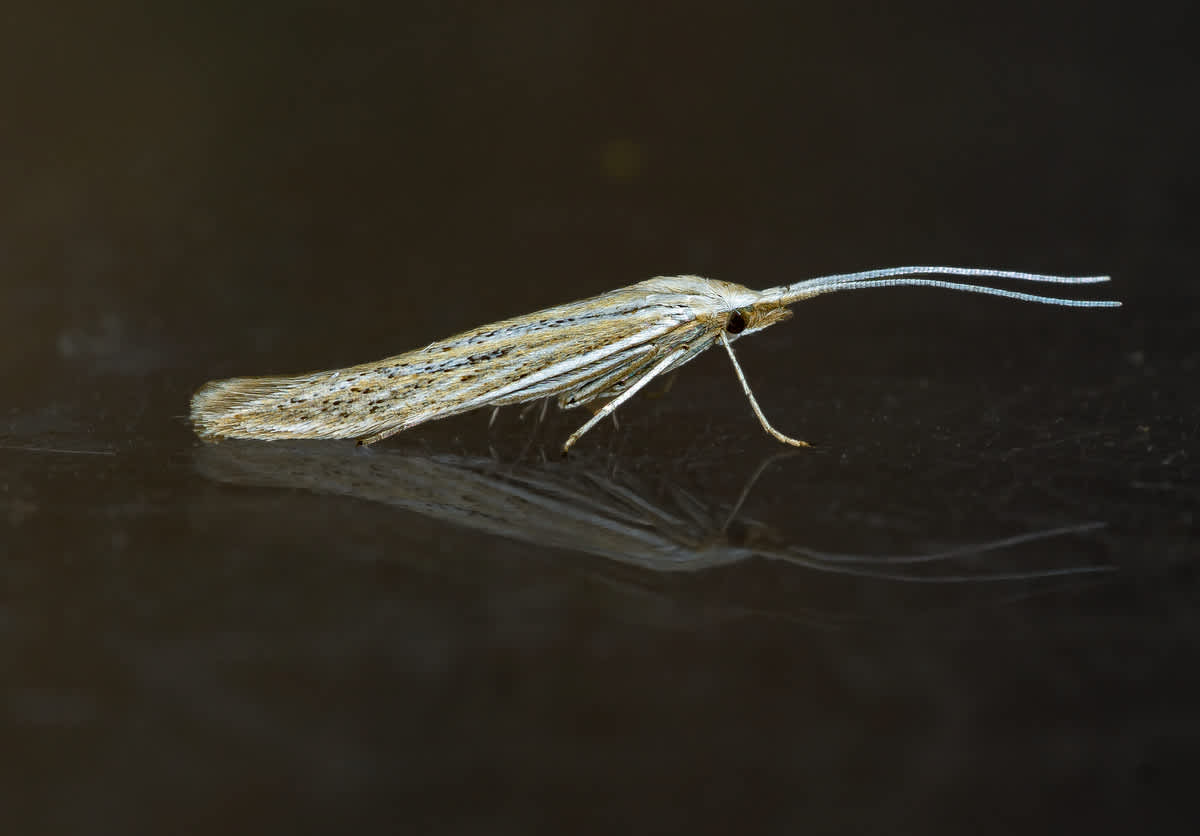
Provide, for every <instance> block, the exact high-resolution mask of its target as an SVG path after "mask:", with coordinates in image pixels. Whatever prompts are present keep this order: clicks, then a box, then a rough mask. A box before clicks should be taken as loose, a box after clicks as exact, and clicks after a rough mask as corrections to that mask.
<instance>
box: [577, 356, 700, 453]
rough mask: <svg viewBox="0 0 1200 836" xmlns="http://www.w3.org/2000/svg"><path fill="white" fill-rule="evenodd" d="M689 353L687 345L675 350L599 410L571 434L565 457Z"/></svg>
mask: <svg viewBox="0 0 1200 836" xmlns="http://www.w3.org/2000/svg"><path fill="white" fill-rule="evenodd" d="M687 351H688V347H687V346H686V345H685V346H680V347H679V348H677V349H675V350H674V351H672V352H671V353H670V354H668V355H667V356H666V357H664V358H663V359H662V360H659V361H658V362H657V363H655V364H654V366H653V367H652V368H651V369H650V370H649V371H648V372H646V373H645V374H644V375H642V376H641V377H639V378H638V379H637V380H635V381H634V382H633V384H632V385H630V387H629V388H628V389H626V390H625V391H624V392H622V393H621V394H619V395H617V396H616V397H615V398H613V399H612V400H611V401H609V402H608V403H606V404H605V405H604V407H603V408H602V409H599V410H597V411H596V414H595V415H593V416H592V417H591V418H589V419H588V421H587V423H586V424H584V425H583V426H582V427H580V428H579V429H577V430H576V431H575V432H573V433H571V437H570V438H568V439H567V440H566V442H565V443H564V444H563V447H562V452H563V455H564V456H565V455H566V454H567V451H568V450H570V449H571V447H572V446H574V444H575V442H576V441H578V440H579V439H580V438H581V437H582V436H583V434H584V433H586V432H587V431H588V430H590V429H591V428H592V427H594V426H596V424H598V423H600V422H601V421H602V420H604V418H605V417H607V416H608V415H610V414H612V412H613V411H614V410H615V409H616V408H617V407H618V406H620V405H621V404H623V403H625V401H627V400H629V399H630V398H632V397H633V396H634V395H635V394H637V392H638V390H639V389H641V388H642V387H643V386H645V385H646V384H647V383H649V382H650V381H651V380H654V378H656V377H658V376H659V375H660V374H662V373H663V371H665V370H666V369H667V368H668V367H669V366H670V365H671V364H672V363H674V362H675V361H676V360H678V359H679V356H680V355H682V354H686V353H687Z"/></svg>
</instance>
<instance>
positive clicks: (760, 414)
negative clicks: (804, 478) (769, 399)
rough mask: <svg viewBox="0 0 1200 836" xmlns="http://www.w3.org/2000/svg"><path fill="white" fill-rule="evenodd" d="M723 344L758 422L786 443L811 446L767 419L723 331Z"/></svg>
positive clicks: (721, 337) (794, 445) (795, 445)
mask: <svg viewBox="0 0 1200 836" xmlns="http://www.w3.org/2000/svg"><path fill="white" fill-rule="evenodd" d="M720 339H721V345H723V346H725V350H726V351H728V352H729V359H730V360H732V361H733V370H734V371H735V372H737V376H738V380H739V381H741V383H742V391H743V392H745V393H746V397H747V398H749V400H750V407H751V409H753V410H754V414H755V415H757V416H758V422H759V423H760V424H762V427H763V429H764V430H766V431H767V432H769V433H770V434H771V435H772V436H774V437H775V438H777V439H778V440H780V441H782V442H783V443H784V444H790V445H792V446H793V447H809V446H811V445H810V444H809V443H808V442H807V441H801V440H800V439H798V438H792V437H791V436H787V435H784V434H783V433H781V432H780V431H779V430H777V429H775V428H774V427H772V426H771V422H770V421H768V420H767V416H766V415H763V411H762V409H761V408H760V407H759V405H758V401H757V400H755V399H754V393H753V392H751V391H750V384H749V383H747V382H746V376H745V375H744V374H742V367H741V366H740V365H738V361H737V355H735V354H734V353H733V346H731V345H730V344H729V339H728V338H727V337H726V336H725V332H724V331H722V332H721V336H720Z"/></svg>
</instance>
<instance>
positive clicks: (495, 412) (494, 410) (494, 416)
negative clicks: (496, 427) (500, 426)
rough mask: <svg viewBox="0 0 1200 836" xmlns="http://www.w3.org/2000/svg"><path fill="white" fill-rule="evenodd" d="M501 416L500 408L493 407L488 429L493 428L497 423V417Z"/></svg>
mask: <svg viewBox="0 0 1200 836" xmlns="http://www.w3.org/2000/svg"><path fill="white" fill-rule="evenodd" d="M499 414H500V407H498V406H493V407H492V417H491V418H489V419H488V429H489V430H490V429H491V428H492V424H494V423H496V416H497V415H499Z"/></svg>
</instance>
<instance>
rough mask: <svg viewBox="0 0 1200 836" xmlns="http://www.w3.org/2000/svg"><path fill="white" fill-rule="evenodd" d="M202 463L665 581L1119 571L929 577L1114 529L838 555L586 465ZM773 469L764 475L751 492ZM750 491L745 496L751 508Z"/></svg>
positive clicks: (244, 449)
mask: <svg viewBox="0 0 1200 836" xmlns="http://www.w3.org/2000/svg"><path fill="white" fill-rule="evenodd" d="M769 461H770V460H768V462H766V463H764V466H765V464H767V463H769ZM197 465H198V467H199V469H200V471H201V472H202V473H203V474H204V475H206V476H208V477H209V478H211V479H214V480H216V481H219V482H228V483H233V484H241V485H256V486H269V487H282V488H302V489H305V490H310V491H313V492H315V493H322V494H337V495H344V496H354V497H358V498H360V499H366V500H370V501H372V502H380V503H384V504H387V505H392V506H395V507H398V508H403V509H405V510H408V511H415V512H417V513H420V514H424V515H426V516H429V517H433V518H435V519H439V520H444V521H446V522H450V523H453V524H455V525H459V526H464V527H467V528H471V529H476V530H479V531H485V532H488V533H490V534H496V535H500V536H503V537H508V538H511V539H515V540H520V541H525V542H529V543H534V544H537V545H540V546H551V547H556V548H561V549H567V550H571V551H580V552H585V553H587V554H592V555H597V556H600V557H604V558H608V559H610V560H615V561H619V562H621V563H624V564H628V565H633V566H638V567H641V568H643V569H649V570H653V571H657V572H667V571H696V570H700V569H707V568H710V567H714V566H720V565H724V564H729V563H735V562H737V561H741V560H745V559H746V558H749V557H754V556H758V557H763V558H768V559H774V560H781V561H785V562H787V563H791V564H795V565H799V566H804V567H808V568H812V569H818V570H821V571H827V572H834V573H838V574H843V575H855V576H863V577H874V578H882V579H887V580H904V581H916V582H923V583H927V582H942V583H944V582H947V581H979V580H1014V579H1029V578H1035V577H1045V576H1053V575H1080V574H1088V573H1093V572H1103V571H1108V570H1109V569H1108V567H1094V566H1083V567H1080V566H1074V567H1067V568H1051V569H1039V570H1033V571H1024V570H1023V571H1011V572H997V571H995V570H991V571H988V572H966V571H959V572H953V573H945V572H943V573H941V574H931V573H930V572H929V571H928V567H929V566H931V565H938V564H942V563H944V562H946V561H950V560H955V559H958V558H965V557H969V556H974V555H979V554H981V553H983V552H988V551H994V550H997V549H1002V548H1005V547H1011V546H1016V545H1019V544H1021V543H1027V542H1030V541H1032V540H1039V539H1045V538H1048V537H1057V536H1061V535H1064V534H1072V533H1080V532H1084V531H1089V530H1092V529H1094V528H1097V527H1099V526H1101V525H1102V523H1086V524H1081V525H1074V526H1063V527H1059V528H1054V529H1049V530H1045V531H1040V532H1036V533H1033V534H1025V535H1021V536H1018V537H1010V538H1006V539H1004V540H996V541H991V542H987V543H982V544H975V545H969V546H962V547H958V548H954V549H949V550H945V551H941V552H937V553H934V554H924V555H916V556H885V555H876V556H872V555H847V554H834V553H830V552H821V551H816V550H813V549H807V548H804V547H802V546H796V545H790V544H788V543H787V540H786V538H784V537H783V536H782V535H781V534H779V533H778V532H776V531H774V530H773V529H771V528H769V527H768V526H766V525H763V524H762V523H759V522H756V521H754V520H749V519H746V518H744V517H741V516H739V514H738V511H739V508H740V505H741V500H740V499H739V501H738V502H737V503H735V505H734V507H733V509H732V511H729V510H727V511H726V512H725V513H724V514H718V513H716V512H715V510H714V509H713V508H712V507H711V505H710V504H709V503H705V502H704V501H702V500H700V499H697V498H696V497H694V496H692V495H691V494H689V493H687V492H686V491H684V490H683V489H681V488H678V487H676V486H672V485H667V486H665V488H662V487H660V489H659V490H656V491H651V490H649V489H648V488H647V487H646V486H645V485H643V484H640V483H639V481H638V480H637V478H636V477H635V476H632V475H626V474H623V475H622V476H620V477H617V476H615V475H605V474H603V473H600V472H597V471H595V470H591V469H588V468H586V466H583V467H581V466H580V465H581V462H546V463H543V464H540V465H536V466H533V465H526V466H522V465H501V464H500V463H498V462H496V461H494V460H493V459H488V458H481V457H466V456H454V455H445V454H412V453H405V452H402V451H392V450H373V451H371V452H369V453H368V452H366V451H348V450H347V449H346V448H345V447H344V446H342V445H324V444H319V443H309V444H297V445H271V446H265V445H255V444H238V443H233V442H231V443H226V444H222V445H219V446H205V447H202V448H199V449H198V450H197ZM761 471H762V467H760V468H759V472H758V473H755V474H754V477H753V478H752V479H751V485H752V484H753V480H754V479H756V478H757V476H758V475H759V473H761ZM749 488H750V485H748V486H747V488H746V490H744V491H743V492H742V498H743V499H744V497H745V495H746V493H747V492H748V490H749ZM664 494H665V496H666V498H665V499H664V498H663V496H664ZM718 521H721V522H718Z"/></svg>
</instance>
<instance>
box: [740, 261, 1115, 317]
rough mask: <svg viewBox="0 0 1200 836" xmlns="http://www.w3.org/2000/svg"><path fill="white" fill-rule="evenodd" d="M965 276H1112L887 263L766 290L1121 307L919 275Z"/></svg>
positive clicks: (1068, 280) (788, 299)
mask: <svg viewBox="0 0 1200 836" xmlns="http://www.w3.org/2000/svg"><path fill="white" fill-rule="evenodd" d="M929 275H942V276H963V277H970V278H989V279H1015V280H1017V281H1023V282H1045V283H1048V284H1098V283H1100V282H1106V281H1108V280H1109V277H1108V276H1050V275H1046V274H1044V273H1021V272H1018V271H1016V270H988V269H985V268H978V267H887V268H884V269H882V270H864V271H862V272H861V273H838V274H835V275H832V276H821V277H820V278H816V279H808V280H806V281H802V282H796V283H795V284H788V285H781V286H779V287H773V288H771V289H769V290H766V291H764V292H763V293H764V295H765V296H767V297H769V298H770V299H772V300H774V299H778V300H779V301H780V302H781V303H782V304H784V305H790V304H792V303H793V302H799V301H800V300H802V299H809V298H811V297H813V296H820V295H821V294H822V293H834V292H835V291H839V290H862V289H863V288H870V287H940V288H943V289H946V290H961V291H964V292H966V293H986V294H989V295H991V296H1003V297H1005V298H1007V299H1017V300H1020V301H1022V302H1041V303H1042V304H1046V305H1066V306H1067V307H1072V308H1119V307H1120V306H1121V303H1120V302H1116V301H1112V300H1108V299H1063V298H1060V297H1057V296H1038V295H1036V294H1033V293H1021V292H1020V291H1016V290H1003V289H1001V288H998V287H988V286H987V285H975V284H965V283H963V282H950V281H945V280H944V279H922V278H914V277H916V276H929Z"/></svg>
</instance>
